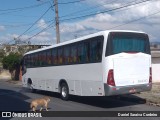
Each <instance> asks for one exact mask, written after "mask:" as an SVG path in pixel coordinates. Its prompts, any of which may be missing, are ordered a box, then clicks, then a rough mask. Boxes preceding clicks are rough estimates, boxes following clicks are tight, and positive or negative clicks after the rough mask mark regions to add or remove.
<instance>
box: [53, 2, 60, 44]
mask: <svg viewBox="0 0 160 120" xmlns="http://www.w3.org/2000/svg"><path fill="white" fill-rule="evenodd" d="M54 5H55V14H56V18H55V20H56V38H57V44H58V43H60V33H59V16H58V1H57V0H54Z"/></svg>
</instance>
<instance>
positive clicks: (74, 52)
mask: <svg viewBox="0 0 160 120" xmlns="http://www.w3.org/2000/svg"><path fill="white" fill-rule="evenodd" d="M76 45H77V44H76V43H74V44H72V46H71V63H72V64H75V63H77V46H76Z"/></svg>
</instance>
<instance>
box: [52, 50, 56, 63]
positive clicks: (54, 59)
mask: <svg viewBox="0 0 160 120" xmlns="http://www.w3.org/2000/svg"><path fill="white" fill-rule="evenodd" d="M52 64H53V65H57V48H54V49H52Z"/></svg>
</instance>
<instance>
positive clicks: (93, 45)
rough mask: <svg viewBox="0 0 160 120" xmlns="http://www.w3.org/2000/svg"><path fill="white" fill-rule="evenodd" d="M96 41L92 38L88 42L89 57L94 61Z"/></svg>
mask: <svg viewBox="0 0 160 120" xmlns="http://www.w3.org/2000/svg"><path fill="white" fill-rule="evenodd" d="M96 51H97V41H96V40H94V38H92V40H91V44H90V58H91V62H96Z"/></svg>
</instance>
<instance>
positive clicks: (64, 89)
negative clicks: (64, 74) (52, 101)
mask: <svg viewBox="0 0 160 120" xmlns="http://www.w3.org/2000/svg"><path fill="white" fill-rule="evenodd" d="M62 96H63V97H66V96H67V89H66V88H65V87H62Z"/></svg>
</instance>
